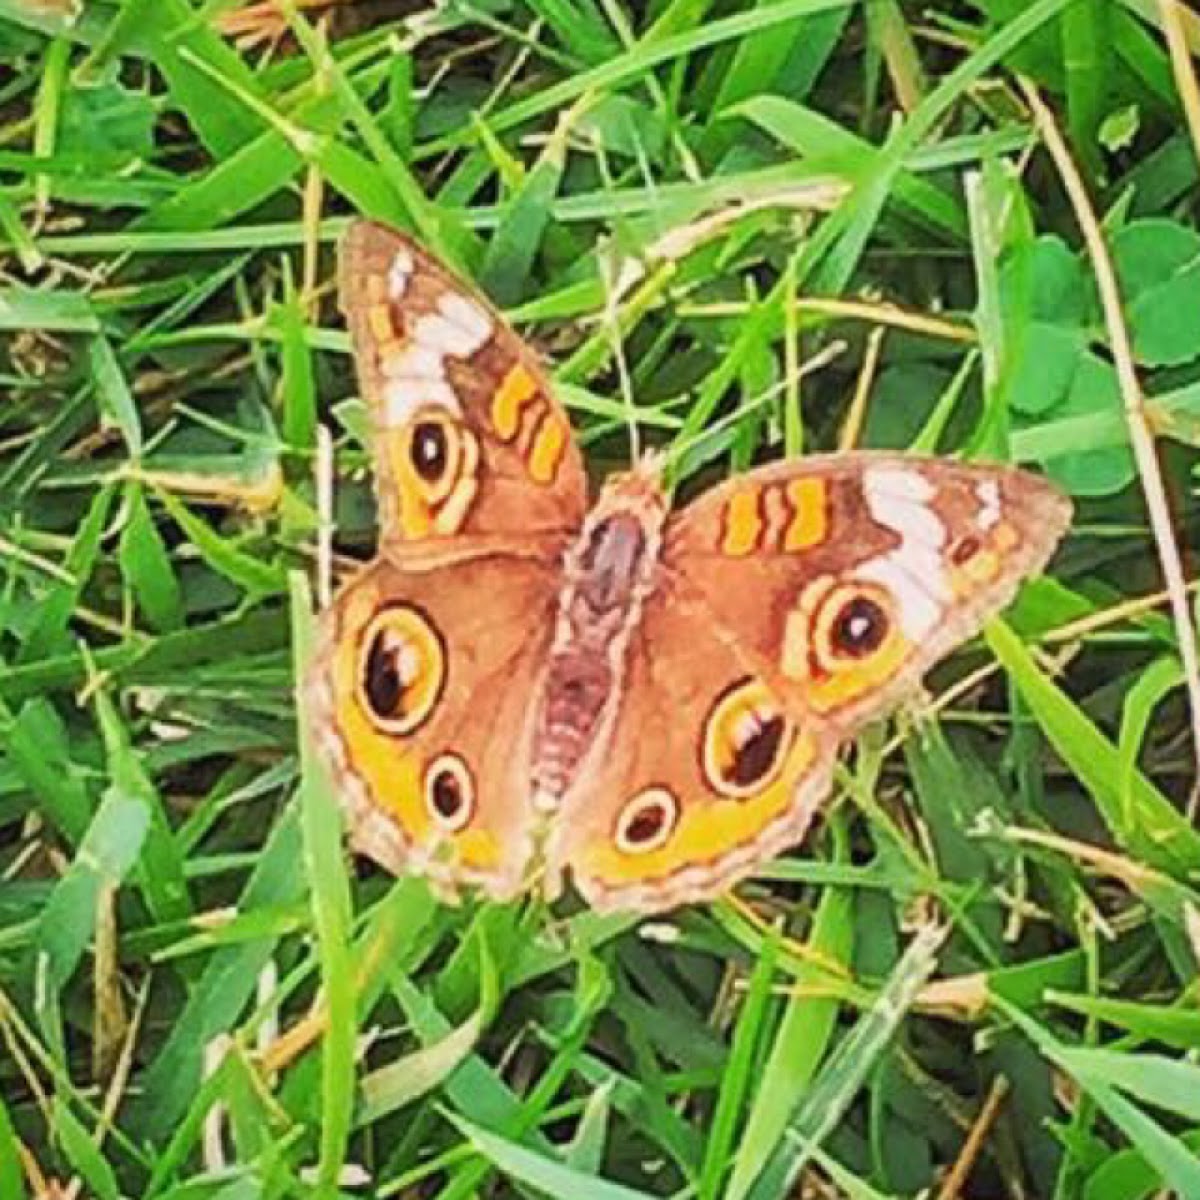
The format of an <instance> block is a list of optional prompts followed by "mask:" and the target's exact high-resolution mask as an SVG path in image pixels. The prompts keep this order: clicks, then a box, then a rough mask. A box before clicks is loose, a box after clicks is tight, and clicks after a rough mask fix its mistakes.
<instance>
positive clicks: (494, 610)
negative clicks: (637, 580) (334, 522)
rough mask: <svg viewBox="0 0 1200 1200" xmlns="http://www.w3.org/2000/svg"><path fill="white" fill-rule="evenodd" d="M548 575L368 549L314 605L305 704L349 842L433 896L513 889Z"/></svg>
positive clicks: (527, 815) (486, 558) (532, 562)
mask: <svg viewBox="0 0 1200 1200" xmlns="http://www.w3.org/2000/svg"><path fill="white" fill-rule="evenodd" d="M555 583H556V568H555V565H554V564H552V563H551V564H547V563H545V562H542V561H539V560H537V559H528V560H526V559H520V558H515V557H512V556H508V555H505V556H491V555H481V556H477V557H475V558H472V559H470V560H467V561H460V562H457V563H450V564H444V565H440V566H432V567H429V568H428V569H413V568H411V567H406V569H403V570H402V569H399V568H398V567H396V566H394V565H393V564H392V563H391V562H389V561H388V560H387V559H385V558H380V559H377V560H376V561H375V562H374V563H372V564H370V565H369V566H368V567H366V568H364V570H363V571H362V572H361V573H360V574H359V575H358V576H357V577H356V578H355V579H354V580H352V581H351V583H350V584H348V585H347V586H346V587H345V588H344V589H343V590H342V592H341V593H340V595H339V596H338V598H337V600H336V601H335V602H334V604H333V605H332V606H331V607H330V608H329V609H328V610H327V611H326V612H325V614H324V615H323V616H322V618H321V627H320V643H319V647H318V650H317V653H316V655H315V657H314V661H313V666H312V669H311V671H310V674H309V677H308V681H307V694H308V706H307V707H308V710H309V713H310V717H311V720H312V722H313V728H314V731H315V736H316V740H317V742H318V744H319V746H320V748H321V751H322V753H323V756H324V758H325V759H326V761H327V763H328V765H329V767H330V769H331V771H332V773H333V775H334V776H335V780H336V783H337V787H338V792H339V795H340V799H341V802H342V805H343V809H344V810H345V812H346V815H347V819H348V824H349V826H350V832H351V840H352V842H353V843H354V845H355V847H356V848H357V849H358V850H360V851H361V852H363V853H365V854H367V855H369V856H370V857H371V858H374V859H376V860H377V861H378V862H379V863H381V864H382V865H383V866H385V867H387V868H388V869H389V870H391V871H393V872H395V873H397V874H401V873H406V872H415V873H419V874H424V875H427V876H429V877H430V879H431V880H432V881H433V882H434V883H435V884H436V885H438V886H439V887H440V889H441V890H442V891H444V892H448V893H454V892H455V891H456V890H457V889H458V888H459V886H460V885H463V884H467V885H478V886H480V887H482V888H483V889H484V890H485V891H487V892H488V893H489V894H490V895H492V896H494V897H498V898H505V897H509V896H511V895H513V894H515V893H516V892H517V891H519V890H520V889H521V887H522V885H523V881H524V876H525V871H526V866H527V863H528V860H529V857H530V854H531V852H532V849H533V839H532V824H531V812H530V806H529V803H528V792H529V757H530V756H529V737H530V730H529V714H530V710H531V696H532V695H533V693H534V690H535V688H536V680H537V678H538V676H539V673H540V672H541V670H542V669H543V666H544V659H545V653H546V644H547V642H548V640H549V636H550V630H551V620H552V615H553V606H554V595H555V591H554V589H555Z"/></svg>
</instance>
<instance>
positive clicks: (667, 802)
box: [616, 787, 679, 854]
mask: <svg viewBox="0 0 1200 1200" xmlns="http://www.w3.org/2000/svg"><path fill="white" fill-rule="evenodd" d="M678 820H679V804H678V802H677V801H676V799H675V797H674V796H673V795H672V794H671V793H670V792H669V791H668V790H667V789H666V788H665V787H650V788H647V789H646V790H645V791H644V792H639V793H638V794H637V795H636V796H634V798H633V799H632V800H630V801H629V803H628V804H626V805H625V807H624V808H623V809H621V812H620V815H619V816H618V817H617V829H616V842H617V849H618V850H621V851H623V852H624V853H625V854H649V853H650V851H651V850H657V849H658V848H659V847H660V846H662V845H663V844H664V843H665V842H666V840H667V838H669V837H670V836H671V834H672V832H673V831H674V829H675V824H676V822H677V821H678Z"/></svg>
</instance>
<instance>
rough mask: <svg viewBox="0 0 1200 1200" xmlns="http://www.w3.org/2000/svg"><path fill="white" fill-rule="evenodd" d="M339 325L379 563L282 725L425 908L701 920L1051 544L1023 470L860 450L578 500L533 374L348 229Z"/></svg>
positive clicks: (615, 484) (419, 261)
mask: <svg viewBox="0 0 1200 1200" xmlns="http://www.w3.org/2000/svg"><path fill="white" fill-rule="evenodd" d="M340 299H341V305H342V308H343V310H344V312H345V315H346V319H347V323H348V325H349V329H350V335H351V342H352V345H353V349H354V354H355V359H356V364H357V372H358V379H359V383H360V390H361V393H362V396H363V399H364V401H365V403H366V406H367V409H368V411H369V414H370V426H371V435H372V448H373V458H374V468H375V491H376V496H377V501H378V510H379V524H380V538H379V548H378V553H377V555H376V557H375V558H374V559H373V560H372V561H371V562H369V563H367V564H366V565H365V566H364V567H363V568H362V569H361V570H360V571H359V572H358V573H357V574H356V575H354V576H353V578H352V579H351V580H350V581H349V582H348V583H346V585H345V586H344V587H343V588H342V589H341V591H340V593H339V594H338V596H337V597H336V599H335V600H334V602H333V603H332V604H331V605H330V607H329V608H328V609H327V610H326V611H325V612H324V613H323V615H322V618H321V621H320V626H319V636H318V645H317V650H316V653H315V655H314V658H313V663H312V667H311V670H310V672H309V674H308V677H307V680H306V685H305V691H306V705H305V707H306V709H307V711H308V712H309V714H310V720H311V723H312V728H313V732H314V735H315V741H316V743H317V745H318V746H319V748H320V751H321V754H322V756H323V758H324V760H325V761H326V763H327V764H328V768H329V770H330V772H331V774H332V776H333V778H334V781H335V783H336V787H337V789H338V792H339V797H340V800H341V803H342V807H343V809H344V811H345V814H346V816H347V824H348V826H349V830H350V837H351V841H352V844H353V845H354V846H355V848H356V849H358V850H359V851H360V852H362V853H364V854H366V855H367V856H369V857H370V858H372V859H374V860H376V861H377V862H378V863H380V864H381V865H382V866H384V867H385V868H387V869H389V870H391V871H393V872H395V873H397V874H408V873H420V874H423V875H424V876H426V877H427V878H428V879H429V881H430V882H431V884H432V885H433V886H434V887H435V889H436V890H438V891H439V892H441V893H442V894H444V895H446V896H447V897H449V898H454V897H457V896H458V895H460V894H461V892H462V891H463V889H479V890H482V892H484V893H485V894H487V895H489V896H491V897H493V898H496V899H507V898H510V897H513V896H514V895H517V894H520V893H521V892H523V891H525V890H526V889H528V888H530V887H531V886H532V885H533V883H534V882H535V881H536V880H537V879H538V878H539V877H540V878H541V880H542V882H543V884H544V885H547V886H548V887H550V888H553V887H554V885H555V884H556V883H557V881H560V880H562V879H563V878H564V877H565V876H566V875H568V874H569V876H570V877H571V879H572V880H573V882H574V885H575V887H576V888H577V889H578V891H579V892H580V893H581V894H582V896H583V897H584V898H585V899H586V900H587V902H588V903H589V904H591V905H592V906H593V907H594V908H596V909H599V910H609V909H621V910H628V911H632V912H637V913H652V912H658V911H662V910H665V909H670V908H673V907H675V906H677V905H681V904H685V903H689V902H693V901H700V900H705V899H709V898H711V897H715V896H717V895H718V894H720V893H722V892H724V891H725V890H726V889H728V888H729V887H730V886H731V885H732V884H733V883H734V882H736V881H737V880H739V879H741V878H742V877H743V876H745V875H747V874H748V873H749V872H751V871H753V870H754V868H755V867H757V866H758V865H760V864H761V863H763V862H764V861H766V860H768V859H770V858H772V857H773V856H775V855H777V854H778V853H780V852H781V851H783V850H784V849H785V848H787V847H788V846H791V845H792V844H794V843H796V842H798V841H799V840H800V839H801V838H802V837H803V836H804V834H805V831H806V830H807V829H808V827H809V824H810V823H811V821H812V818H813V815H814V813H815V812H816V811H817V810H818V808H819V807H820V805H821V802H822V800H823V799H824V798H825V797H826V795H827V794H828V792H829V791H830V787H831V774H832V770H833V766H834V763H835V760H836V756H837V754H838V751H839V747H840V746H842V744H843V743H845V742H846V741H847V740H848V739H850V738H852V737H853V736H854V735H855V734H856V733H857V732H858V731H859V730H860V729H862V727H863V726H864V725H866V724H867V723H868V722H871V721H874V720H876V719H877V718H879V717H880V716H882V715H884V714H886V713H887V711H888V710H889V709H890V708H892V707H893V706H894V705H895V704H896V702H897V701H898V700H899V699H901V698H902V697H903V696H904V695H905V693H908V692H911V691H912V690H913V689H914V688H915V687H916V685H918V684H919V682H920V679H921V677H922V676H923V674H924V673H925V672H926V671H927V670H928V669H929V667H930V666H931V665H932V664H933V663H935V662H936V661H937V660H938V659H940V658H942V657H943V656H944V655H946V654H947V653H948V652H949V651H950V650H952V649H953V648H954V647H955V646H957V645H958V644H959V643H960V642H962V641H963V640H964V639H966V638H968V637H969V636H971V635H972V634H974V633H975V632H977V631H978V629H979V627H980V626H981V624H982V623H983V622H984V620H985V619H986V618H987V617H989V616H990V615H992V614H993V613H995V612H996V611H997V610H999V609H1000V608H1001V607H1003V606H1004V605H1005V604H1007V603H1008V602H1009V600H1010V599H1011V598H1012V596H1013V594H1014V593H1015V591H1016V589H1017V587H1018V585H1019V584H1020V582H1021V581H1022V579H1024V578H1025V577H1026V576H1027V575H1030V574H1032V573H1034V572H1037V571H1039V570H1040V569H1041V568H1042V567H1043V566H1044V565H1045V563H1046V561H1047V560H1048V558H1049V556H1050V554H1051V553H1052V551H1053V550H1054V547H1055V546H1056V544H1057V543H1058V541H1059V539H1060V538H1061V536H1062V534H1063V533H1064V531H1065V530H1066V528H1067V526H1068V524H1069V522H1070V517H1071V508H1070V504H1069V502H1068V501H1067V500H1066V498H1065V497H1064V496H1062V495H1061V494H1060V493H1059V492H1058V491H1057V490H1056V489H1055V488H1054V487H1053V486H1052V485H1051V484H1049V483H1048V482H1046V481H1045V480H1043V479H1042V478H1040V477H1038V476H1036V475H1034V474H1031V473H1029V472H1026V471H1022V470H1018V469H1015V468H1011V467H1005V466H976V465H963V464H959V463H952V462H947V461H943V460H938V459H933V458H924V457H918V456H914V455H905V454H889V453H869V452H861V453H847V454H838V455H829V456H813V457H808V458H804V459H801V460H799V461H788V462H781V463H778V464H775V465H771V466H765V467H761V468H759V469H756V470H752V471H750V472H748V473H746V474H744V475H740V476H737V477H735V478H731V479H729V480H728V481H726V482H724V483H723V484H721V485H719V486H717V487H714V488H712V489H711V490H709V491H707V492H705V493H703V494H702V495H700V496H699V498H698V499H696V500H694V501H692V502H691V503H689V504H687V505H686V506H684V507H683V508H681V509H680V510H678V511H675V510H673V509H672V507H671V505H670V503H669V500H668V496H667V494H666V491H665V489H664V487H663V484H662V481H661V460H658V459H654V458H645V459H643V460H641V461H639V462H637V463H635V464H634V466H633V468H632V469H631V470H630V471H628V472H626V473H623V474H617V475H614V476H611V477H610V478H608V479H607V480H605V481H604V483H603V485H602V487H601V488H600V489H599V493H598V495H597V497H596V498H595V500H594V502H589V497H588V485H587V477H586V475H585V471H584V466H583V462H582V458H581V455H580V450H579V446H578V444H577V443H576V441H575V440H574V438H573V436H572V432H571V427H570V424H569V422H568V419H567V415H566V413H565V411H564V410H563V408H562V406H561V405H560V404H559V403H558V402H557V401H556V400H555V397H554V395H553V392H552V390H551V387H550V384H549V382H548V380H547V378H546V375H545V373H544V371H543V370H542V368H541V366H540V365H539V363H538V360H537V357H536V355H535V354H534V352H533V351H532V349H531V348H530V347H529V346H528V345H527V344H526V343H525V342H523V341H522V340H521V339H520V338H519V337H518V336H517V335H516V334H515V333H514V332H513V330H512V329H510V328H509V327H508V325H506V324H505V322H504V320H503V318H502V317H501V316H500V315H499V313H497V312H496V310H495V309H494V308H493V307H492V306H491V305H490V304H488V303H487V302H486V301H485V300H484V299H483V298H482V297H481V296H479V295H478V294H477V293H476V292H475V291H474V290H472V289H471V288H469V287H468V286H466V285H464V284H463V283H462V282H461V281H459V280H458V279H456V278H455V277H454V276H453V275H452V274H451V273H450V272H449V271H448V270H447V269H446V268H445V267H444V266H442V265H441V264H439V262H438V261H437V260H436V259H434V258H433V257H432V256H431V255H430V254H428V253H427V252H425V251H424V250H423V249H422V248H421V247H420V246H418V245H417V244H416V243H415V242H413V241H412V240H410V239H409V238H407V237H405V236H404V235H402V234H400V233H398V232H396V231H394V230H391V229H389V228H387V227H385V226H383V225H379V224H375V223H372V222H366V221H358V222H355V223H354V224H352V225H351V227H350V229H349V231H348V233H347V235H346V236H345V239H344V241H343V243H342V246H341V251H340Z"/></svg>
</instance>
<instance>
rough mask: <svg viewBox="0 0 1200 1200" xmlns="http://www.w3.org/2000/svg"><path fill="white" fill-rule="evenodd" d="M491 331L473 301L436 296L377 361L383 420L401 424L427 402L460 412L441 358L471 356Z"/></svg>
mask: <svg viewBox="0 0 1200 1200" xmlns="http://www.w3.org/2000/svg"><path fill="white" fill-rule="evenodd" d="M401 253H407V251H402V252H401ZM401 253H398V254H397V255H396V258H395V259H394V260H393V262H392V270H391V271H390V272H389V273H388V280H389V287H390V286H393V283H394V278H393V277H394V275H395V274H396V273H397V264H398V263H399V262H400V258H401ZM409 261H410V263H411V258H410V260H409ZM406 286H407V285H406ZM491 336H492V318H491V317H490V316H489V315H488V314H487V312H486V311H485V310H484V309H483V308H482V307H480V306H479V305H478V304H476V303H475V301H473V300H470V299H468V298H467V297H466V296H460V295H458V294H457V293H454V292H448V293H447V294H446V295H444V296H442V297H440V299H439V300H438V307H437V311H436V312H431V313H426V314H425V315H424V316H421V317H418V318H417V320H415V321H414V322H413V324H412V327H411V329H410V330H409V331H408V336H407V338H406V339H405V341H404V342H403V344H402V346H401V348H400V349H398V350H397V351H396V352H395V353H393V354H389V355H387V356H386V357H385V358H384V359H383V360H382V362H381V363H380V369H381V370H382V372H383V375H384V378H385V380H386V383H385V384H384V389H383V398H384V405H385V418H384V419H385V421H386V423H387V424H388V425H389V426H393V425H404V424H406V423H407V422H408V421H409V420H410V419H411V418H412V416H413V414H414V413H415V412H416V411H417V410H418V409H421V408H426V407H428V406H429V405H435V406H436V407H438V408H445V409H448V410H449V411H450V412H452V413H454V415H455V416H461V415H462V406H461V405H460V404H459V402H458V397H457V396H456V395H455V394H454V389H453V388H452V387H451V386H450V382H449V380H448V379H447V377H446V359H447V358H448V357H451V358H468V357H470V355H472V354H474V353H475V352H476V351H477V350H481V349H482V348H483V347H484V346H485V345H486V344H487V342H488V339H489V338H490V337H491Z"/></svg>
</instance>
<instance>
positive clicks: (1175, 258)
mask: <svg viewBox="0 0 1200 1200" xmlns="http://www.w3.org/2000/svg"><path fill="white" fill-rule="evenodd" d="M1112 250H1113V261H1114V265H1115V267H1116V270H1117V278H1118V280H1119V281H1120V286H1121V298H1122V301H1123V307H1124V310H1125V315H1126V317H1127V319H1128V321H1129V326H1130V330H1131V332H1132V334H1133V350H1134V354H1135V355H1136V356H1137V358H1138V360H1139V361H1140V362H1142V363H1145V364H1146V365H1147V366H1152V367H1162V366H1176V365H1179V364H1181V363H1186V362H1191V361H1192V360H1193V359H1195V358H1196V357H1198V356H1200V312H1197V310H1196V304H1195V299H1196V296H1197V294H1198V293H1200V233H1197V232H1196V231H1195V230H1194V229H1190V228H1188V227H1187V226H1186V225H1181V224H1179V222H1177V221H1169V220H1167V219H1166V218H1161V219H1155V220H1144V221H1133V222H1131V223H1130V224H1129V225H1126V226H1125V227H1124V228H1122V229H1119V230H1118V231H1117V232H1116V233H1115V234H1114V235H1113V239H1112Z"/></svg>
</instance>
